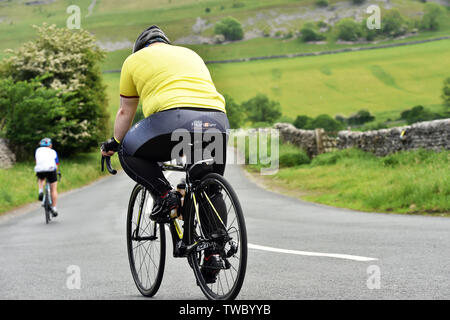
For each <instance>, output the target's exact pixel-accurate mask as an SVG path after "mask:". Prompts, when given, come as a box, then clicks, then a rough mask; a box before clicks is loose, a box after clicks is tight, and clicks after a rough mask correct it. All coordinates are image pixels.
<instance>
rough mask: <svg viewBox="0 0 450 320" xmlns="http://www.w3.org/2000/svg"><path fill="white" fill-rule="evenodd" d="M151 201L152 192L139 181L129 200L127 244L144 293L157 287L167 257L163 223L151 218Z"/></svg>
mask: <svg viewBox="0 0 450 320" xmlns="http://www.w3.org/2000/svg"><path fill="white" fill-rule="evenodd" d="M152 205H153V199H152V197H151V196H150V194H149V193H148V192H147V191H146V190H145V188H144V187H143V186H141V185H139V184H137V185H136V186H135V187H134V189H133V191H132V193H131V197H130V202H129V204H128V216H127V248H128V261H129V263H130V269H131V274H132V276H133V280H134V283H135V284H136V287H137V288H138V290H139V292H140V293H141V294H142V295H143V296H145V297H152V296H153V295H155V294H156V292H157V291H158V289H159V287H160V285H161V281H162V278H163V274H164V266H165V257H166V233H165V229H164V224H159V223H155V222H154V221H152V220H150V212H151V209H152Z"/></svg>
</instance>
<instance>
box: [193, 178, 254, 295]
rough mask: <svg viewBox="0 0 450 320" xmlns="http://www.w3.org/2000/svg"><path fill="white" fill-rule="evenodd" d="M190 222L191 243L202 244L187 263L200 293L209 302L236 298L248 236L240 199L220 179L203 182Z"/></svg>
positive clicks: (195, 195)
mask: <svg viewBox="0 0 450 320" xmlns="http://www.w3.org/2000/svg"><path fill="white" fill-rule="evenodd" d="M188 219H189V223H188V230H187V234H188V241H189V243H190V244H192V243H196V242H197V243H199V245H198V247H197V249H196V250H195V251H194V252H193V253H192V254H191V255H190V256H189V257H188V259H189V263H190V265H191V267H192V268H193V270H194V273H195V277H196V278H197V284H198V285H199V286H200V289H201V290H202V292H203V293H204V294H205V296H206V297H207V298H208V299H210V300H232V299H234V298H236V296H237V295H238V294H239V292H240V290H241V287H242V284H243V282H244V277H245V271H246V267H247V232H246V228H245V221H244V214H243V212H242V209H241V205H240V203H239V199H238V197H237V195H236V193H235V192H234V190H233V189H232V187H231V185H230V184H229V183H228V182H227V181H226V180H225V179H224V178H223V177H222V176H221V175H218V174H215V173H210V174H208V175H206V176H205V177H204V178H203V179H202V180H201V182H200V185H199V186H198V188H197V189H196V191H195V193H193V195H192V200H191V201H190V214H189V217H188ZM212 260H215V263H214V264H212V263H211V261H212Z"/></svg>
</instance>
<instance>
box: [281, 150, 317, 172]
mask: <svg viewBox="0 0 450 320" xmlns="http://www.w3.org/2000/svg"><path fill="white" fill-rule="evenodd" d="M310 162H311V159H309V157H308V155H307V154H306V152H305V151H303V150H301V149H298V150H296V151H290V152H285V153H282V154H280V157H279V166H280V168H289V167H295V166H300V165H302V164H309V163H310Z"/></svg>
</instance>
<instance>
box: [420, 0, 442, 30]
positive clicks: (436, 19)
mask: <svg viewBox="0 0 450 320" xmlns="http://www.w3.org/2000/svg"><path fill="white" fill-rule="evenodd" d="M444 15H445V10H444V9H443V8H442V7H441V6H440V5H438V4H437V3H427V4H425V8H424V14H423V17H422V20H421V21H420V29H422V30H429V31H436V30H439V27H440V25H441V19H443V18H444Z"/></svg>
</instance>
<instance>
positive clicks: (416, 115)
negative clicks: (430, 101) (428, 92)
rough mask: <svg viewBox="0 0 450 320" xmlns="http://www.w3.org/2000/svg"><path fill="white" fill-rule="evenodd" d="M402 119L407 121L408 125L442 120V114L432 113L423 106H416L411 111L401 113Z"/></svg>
mask: <svg viewBox="0 0 450 320" xmlns="http://www.w3.org/2000/svg"><path fill="white" fill-rule="evenodd" d="M400 117H401V119H403V120H406V123H407V124H413V123H416V122H421V121H430V120H435V119H440V118H442V116H441V115H440V114H438V113H434V112H431V111H429V110H428V109H426V108H424V107H423V106H415V107H414V108H412V109H410V110H405V111H403V112H402V113H401V115H400Z"/></svg>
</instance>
